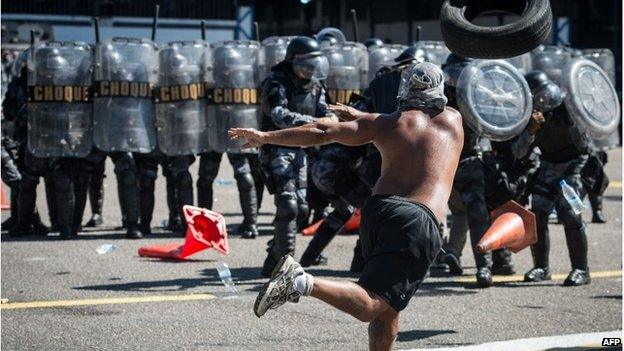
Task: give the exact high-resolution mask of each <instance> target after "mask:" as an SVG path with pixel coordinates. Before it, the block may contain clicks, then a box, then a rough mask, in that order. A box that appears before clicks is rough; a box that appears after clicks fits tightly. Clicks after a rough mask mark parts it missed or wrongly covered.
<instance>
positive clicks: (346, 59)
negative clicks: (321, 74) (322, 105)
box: [322, 42, 368, 104]
mask: <svg viewBox="0 0 624 351" xmlns="http://www.w3.org/2000/svg"><path fill="white" fill-rule="evenodd" d="M322 51H323V54H324V55H325V56H326V57H327V61H329V74H328V76H327V79H326V81H325V84H326V85H327V93H328V94H329V97H330V99H331V102H332V103H338V102H339V103H342V104H347V103H348V102H349V100H350V99H351V95H352V94H354V93H355V94H361V93H362V91H364V88H365V87H366V85H367V83H368V52H367V51H366V47H365V46H364V45H363V44H360V43H353V42H335V43H331V42H324V43H323V44H322Z"/></svg>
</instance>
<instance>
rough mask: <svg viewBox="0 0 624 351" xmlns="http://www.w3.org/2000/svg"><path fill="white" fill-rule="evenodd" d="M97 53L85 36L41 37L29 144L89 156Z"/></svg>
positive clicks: (33, 71)
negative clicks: (64, 39) (76, 38)
mask: <svg viewBox="0 0 624 351" xmlns="http://www.w3.org/2000/svg"><path fill="white" fill-rule="evenodd" d="M92 62H93V53H92V50H91V47H90V46H89V45H88V44H85V43H81V42H63V43H60V42H47V43H45V42H40V43H38V44H36V45H35V47H34V54H32V55H28V94H29V96H28V150H29V151H30V152H31V153H32V154H33V155H35V156H37V157H85V156H87V155H88V154H89V152H91V148H92V147H93V137H92V132H93V130H92V123H93V100H92V95H91V94H92V91H91V83H92V82H91V78H92V77H91V75H92Z"/></svg>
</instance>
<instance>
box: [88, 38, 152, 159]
mask: <svg viewBox="0 0 624 351" xmlns="http://www.w3.org/2000/svg"><path fill="white" fill-rule="evenodd" d="M95 55H96V69H95V81H96V82H95V97H94V111H93V126H94V129H93V141H94V143H95V145H96V146H97V147H98V148H99V149H100V150H102V151H106V152H114V151H123V152H137V153H149V152H151V151H152V150H153V149H154V148H155V147H156V127H155V113H154V101H153V91H152V90H153V87H154V85H155V83H156V81H157V79H158V55H157V48H156V44H154V43H153V42H152V41H150V40H147V39H131V38H113V39H108V40H104V41H102V42H101V43H99V44H98V45H97V46H96V52H95Z"/></svg>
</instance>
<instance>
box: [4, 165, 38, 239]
mask: <svg viewBox="0 0 624 351" xmlns="http://www.w3.org/2000/svg"><path fill="white" fill-rule="evenodd" d="M36 191H37V182H36V180H35V179H34V178H33V177H31V176H29V175H27V174H24V175H22V181H21V182H20V191H19V199H18V203H19V205H18V208H19V212H18V216H17V225H15V226H13V228H11V230H10V231H9V236H11V237H24V236H28V235H31V234H33V233H32V228H33V225H32V220H33V215H34V213H35V204H36V201H37V192H36Z"/></svg>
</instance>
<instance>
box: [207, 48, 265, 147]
mask: <svg viewBox="0 0 624 351" xmlns="http://www.w3.org/2000/svg"><path fill="white" fill-rule="evenodd" d="M212 56H213V69H214V85H213V87H212V88H210V89H208V92H207V102H208V121H209V131H210V138H209V140H210V147H211V149H212V150H213V151H216V152H229V153H242V152H257V151H256V150H254V149H242V148H241V147H242V145H243V143H244V142H243V141H242V140H241V141H232V140H230V138H229V137H228V134H227V131H228V129H230V128H233V127H238V128H255V129H258V127H259V124H260V96H259V89H258V87H259V85H260V77H261V75H262V72H263V70H264V56H263V54H262V50H261V47H260V43H258V42H257V41H248V40H229V41H224V42H219V43H216V44H214V45H213V50H212Z"/></svg>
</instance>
